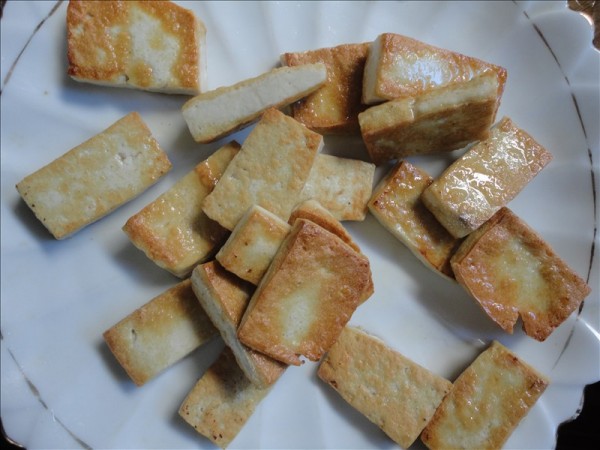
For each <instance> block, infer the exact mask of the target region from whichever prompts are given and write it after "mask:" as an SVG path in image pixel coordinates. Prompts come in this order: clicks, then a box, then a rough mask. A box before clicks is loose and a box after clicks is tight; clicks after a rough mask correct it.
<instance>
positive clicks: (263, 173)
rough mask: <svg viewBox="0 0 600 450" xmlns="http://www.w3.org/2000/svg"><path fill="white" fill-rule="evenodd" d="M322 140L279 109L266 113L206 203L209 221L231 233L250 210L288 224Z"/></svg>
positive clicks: (204, 205) (206, 199)
mask: <svg viewBox="0 0 600 450" xmlns="http://www.w3.org/2000/svg"><path fill="white" fill-rule="evenodd" d="M322 145H323V137H322V136H321V135H319V134H317V133H314V132H312V131H310V130H308V129H307V128H306V127H304V126H303V125H302V124H300V123H299V122H297V121H296V120H294V119H292V118H291V117H288V116H286V115H285V114H283V113H282V112H280V111H278V110H276V109H270V110H268V111H266V112H265V113H264V114H263V116H262V118H261V120H260V121H259V122H258V123H257V124H256V126H255V127H254V129H253V130H252V131H251V132H250V134H249V135H248V137H247V138H246V140H245V141H244V143H243V144H242V148H241V150H240V152H239V153H238V154H237V156H236V157H235V158H234V159H233V160H232V161H231V163H230V164H229V166H228V167H227V169H226V170H225V172H224V173H223V176H222V177H221V179H220V180H219V182H218V183H217V185H216V186H215V188H214V190H213V192H211V193H210V194H209V195H208V196H207V197H206V198H205V200H204V203H203V207H202V208H203V210H204V212H205V213H206V215H207V216H208V217H210V218H211V219H213V220H216V221H217V222H219V223H220V224H221V225H222V226H223V227H225V228H227V229H228V230H233V228H234V227H235V225H236V224H237V222H238V221H239V220H240V219H241V217H242V216H243V215H244V213H245V212H246V211H247V210H248V208H250V207H251V206H252V205H258V206H261V207H263V208H265V209H266V210H268V211H271V212H272V213H273V214H275V215H277V216H278V217H280V218H281V219H282V220H284V221H287V219H288V217H289V215H290V213H291V211H292V208H293V207H294V205H296V204H297V203H298V202H299V201H300V200H301V193H302V189H303V188H304V185H305V184H306V180H307V179H308V176H309V173H310V170H311V168H312V166H313V163H314V161H315V158H316V156H317V153H318V152H319V151H320V149H321V147H322Z"/></svg>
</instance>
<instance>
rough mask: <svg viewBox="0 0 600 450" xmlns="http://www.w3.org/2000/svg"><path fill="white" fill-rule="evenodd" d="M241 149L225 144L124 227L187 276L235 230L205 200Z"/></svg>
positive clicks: (143, 246)
mask: <svg viewBox="0 0 600 450" xmlns="http://www.w3.org/2000/svg"><path fill="white" fill-rule="evenodd" d="M239 149H240V145H239V144H238V143H237V142H235V141H232V142H230V143H228V144H226V145H224V146H223V147H221V148H219V149H218V150H217V151H215V152H214V153H213V154H212V155H210V156H209V157H208V158H207V159H205V160H204V161H202V162H200V163H199V164H197V165H196V167H195V168H194V169H193V170H192V171H190V172H189V173H187V174H186V175H185V176H184V177H183V178H181V179H180V180H179V181H177V182H176V183H175V184H174V185H173V186H172V187H171V188H170V189H169V190H167V191H166V192H164V193H163V194H161V195H160V196H159V197H158V198H157V199H156V200H154V201H153V202H151V203H149V204H148V205H146V206H145V207H144V208H143V209H142V210H141V211H139V212H138V213H136V214H134V215H133V216H131V217H130V218H129V219H128V220H127V222H126V223H125V225H124V226H123V231H124V232H125V233H126V234H127V236H128V237H129V239H130V240H131V242H132V243H133V244H134V245H135V246H136V247H137V248H139V249H140V250H142V251H143V252H144V253H145V254H146V256H148V258H150V259H151V260H152V261H154V263H156V264H157V265H158V266H159V267H162V268H164V269H166V270H168V271H169V272H171V273H172V274H173V275H175V276H177V277H180V278H184V277H186V276H188V275H189V274H190V272H191V271H192V269H193V268H194V266H196V264H199V263H201V262H204V261H206V260H207V259H208V258H210V257H212V256H214V254H215V252H216V251H217V249H218V247H219V246H220V245H221V244H222V243H223V242H224V241H225V239H227V236H228V234H229V230H226V229H225V228H223V227H222V226H221V225H219V224H218V223H217V222H215V221H213V220H211V219H209V218H208V217H207V216H206V214H204V212H203V211H202V202H203V200H204V198H206V196H207V195H208V194H209V193H210V192H211V191H212V190H213V188H214V186H215V185H216V183H217V181H219V178H220V177H221V175H222V174H223V172H224V171H225V168H226V167H227V165H228V164H229V163H230V161H231V160H232V159H233V158H234V157H235V155H236V154H237V152H238V151H239Z"/></svg>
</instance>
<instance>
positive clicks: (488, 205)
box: [422, 117, 552, 238]
mask: <svg viewBox="0 0 600 450" xmlns="http://www.w3.org/2000/svg"><path fill="white" fill-rule="evenodd" d="M551 160H552V154H551V153H550V152H548V151H547V150H546V149H545V148H544V147H542V146H541V145H540V144H539V143H538V142H536V141H535V140H534V139H533V138H532V137H531V136H530V135H529V134H527V133H526V132H525V131H524V130H522V129H520V128H519V127H517V126H516V125H515V124H514V123H513V121H512V120H510V119H509V118H508V117H504V118H503V119H502V120H500V122H499V123H497V124H496V125H495V126H494V127H493V128H492V129H491V132H490V136H489V138H488V139H486V140H484V141H480V142H478V143H476V144H475V145H473V146H472V147H471V148H470V149H469V150H468V151H467V152H466V153H465V154H464V155H462V156H461V157H460V158H459V159H457V160H456V161H454V163H452V164H451V165H450V167H448V168H447V169H446V170H445V171H444V172H443V173H442V175H441V176H440V177H439V178H438V179H436V180H435V181H434V182H433V183H431V184H430V185H429V187H427V188H426V189H425V191H423V195H422V199H423V203H424V204H425V206H426V207H427V208H428V209H429V210H430V211H431V212H432V213H433V214H434V215H435V217H436V218H437V219H438V221H439V222H440V223H441V224H442V225H444V227H445V228H446V229H447V230H448V231H449V232H450V234H452V235H453V236H454V237H457V238H460V237H464V236H466V235H467V234H469V233H471V232H472V231H474V230H476V229H477V228H478V227H480V226H481V225H482V224H483V223H484V222H485V221H486V220H488V219H490V218H491V217H492V216H493V215H494V214H495V213H496V211H498V210H499V209H500V208H501V207H503V206H506V205H507V204H508V202H510V201H511V200H512V199H513V198H514V197H516V196H517V194H518V193H519V192H521V190H522V189H523V188H524V187H525V186H526V185H527V184H528V183H529V182H530V181H531V180H532V179H533V178H534V177H535V176H536V175H537V174H538V173H539V172H540V171H541V170H542V169H543V168H544V167H545V166H546V165H547V164H548V163H549V162H550V161H551Z"/></svg>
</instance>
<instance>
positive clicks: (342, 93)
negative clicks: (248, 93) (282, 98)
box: [281, 42, 370, 134]
mask: <svg viewBox="0 0 600 450" xmlns="http://www.w3.org/2000/svg"><path fill="white" fill-rule="evenodd" d="M369 46H370V43H369V42H365V43H362V44H343V45H338V46H336V47H329V48H320V49H317V50H309V51H306V52H296V53H284V54H283V55H282V56H281V60H282V62H283V64H285V65H287V66H292V67H293V66H298V65H301V64H310V63H316V62H321V63H323V64H325V66H326V67H327V82H326V83H325V84H324V85H323V86H321V87H320V88H319V89H317V90H316V91H315V92H313V93H311V94H309V95H308V96H307V97H305V98H303V99H301V100H299V101H297V102H296V103H294V104H292V116H293V117H294V119H296V120H297V121H298V122H300V123H303V124H304V125H306V126H307V127H308V128H310V129H311V130H313V131H316V132H317V133H322V134H332V133H335V134H345V133H358V131H359V127H358V113H359V112H361V111H363V110H364V109H365V106H364V105H363V104H362V102H361V96H362V83H363V73H364V70H365V62H366V60H367V54H368V52H369Z"/></svg>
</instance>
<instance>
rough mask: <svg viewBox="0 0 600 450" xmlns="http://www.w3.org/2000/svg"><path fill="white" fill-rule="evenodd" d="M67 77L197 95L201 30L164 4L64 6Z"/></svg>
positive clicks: (202, 68) (201, 76)
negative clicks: (65, 12) (65, 9)
mask: <svg viewBox="0 0 600 450" xmlns="http://www.w3.org/2000/svg"><path fill="white" fill-rule="evenodd" d="M67 46H68V58H69V69H68V72H69V75H70V76H71V77H72V78H73V79H75V80H77V81H83V82H87V83H94V84H101V85H106V86H116V87H129V88H137V89H144V90H149V91H157V92H163V93H171V94H188V95H194V94H198V93H199V92H200V91H201V90H202V89H203V88H204V84H205V79H206V54H205V53H206V51H205V46H206V28H205V27H204V24H203V23H202V21H201V20H200V19H199V18H197V17H196V16H195V15H194V13H193V12H192V11H190V10H187V9H185V8H182V7H181V6H179V5H177V4H175V3H174V2H170V1H152V2H146V1H102V2H89V1H70V2H69V6H68V8H67Z"/></svg>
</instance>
